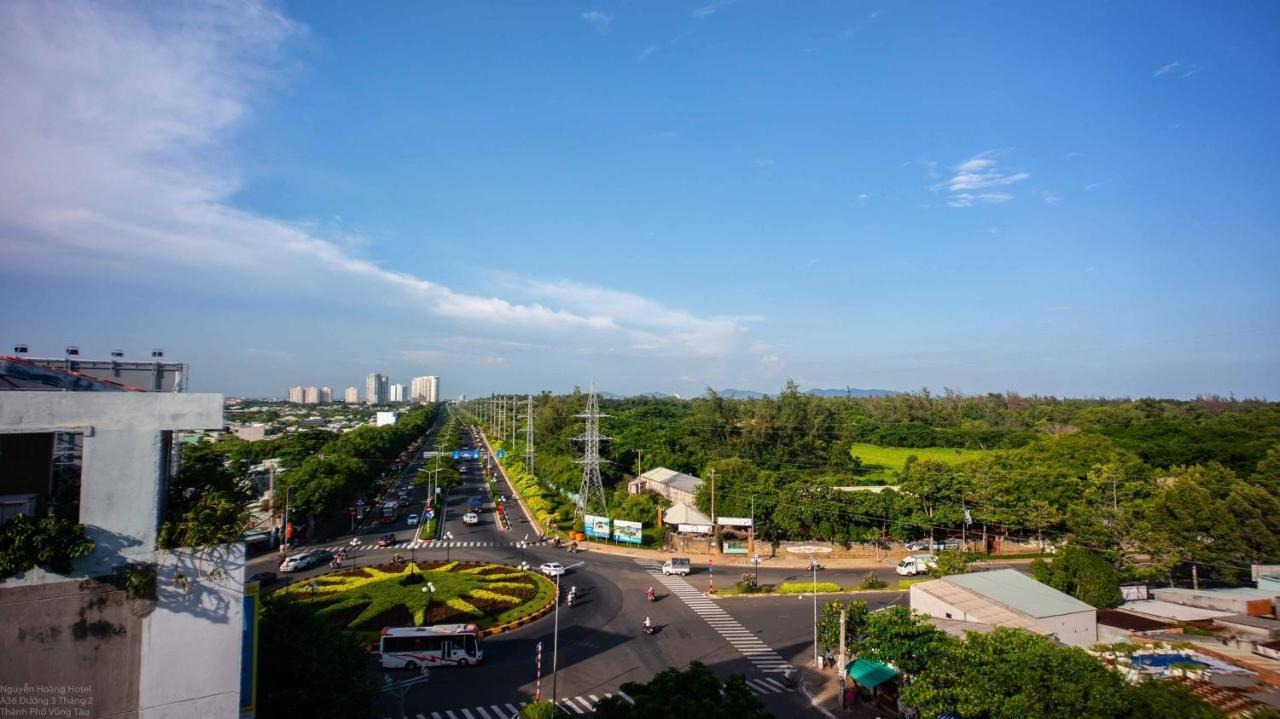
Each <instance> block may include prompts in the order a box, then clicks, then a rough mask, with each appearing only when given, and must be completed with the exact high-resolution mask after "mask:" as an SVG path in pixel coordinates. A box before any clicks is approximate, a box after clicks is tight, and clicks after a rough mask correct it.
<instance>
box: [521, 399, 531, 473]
mask: <svg viewBox="0 0 1280 719" xmlns="http://www.w3.org/2000/svg"><path fill="white" fill-rule="evenodd" d="M520 431H521V432H524V468H525V469H527V470H529V474H533V473H534V472H533V395H529V398H528V400H526V402H525V410H524V429H522V430H520Z"/></svg>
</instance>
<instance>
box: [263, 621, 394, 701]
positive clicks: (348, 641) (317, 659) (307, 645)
mask: <svg viewBox="0 0 1280 719" xmlns="http://www.w3.org/2000/svg"><path fill="white" fill-rule="evenodd" d="M261 622H262V623H261V627H260V630H259V631H260V632H261V634H260V635H259V656H258V681H259V687H258V705H257V708H258V716H260V717H262V718H263V719H285V718H286V717H295V716H297V714H298V711H299V708H300V707H306V713H307V715H308V716H314V717H320V718H321V719H325V718H327V717H331V718H332V719H361V718H365V719H372V717H373V716H374V711H373V704H372V702H373V689H372V687H371V685H370V683H369V678H368V666H369V654H368V652H366V651H365V650H364V649H363V648H362V647H361V646H360V645H359V644H357V643H356V641H355V640H354V639H352V638H351V637H350V635H348V634H346V633H345V632H343V631H342V630H341V629H339V628H338V626H337V625H336V624H334V623H333V622H331V621H329V620H328V619H327V618H325V617H323V616H320V615H318V614H316V613H315V612H313V611H311V609H309V608H307V607H305V606H303V605H301V604H298V603H296V602H289V601H285V600H272V599H268V600H267V601H265V602H264V603H263V607H262V617H261Z"/></svg>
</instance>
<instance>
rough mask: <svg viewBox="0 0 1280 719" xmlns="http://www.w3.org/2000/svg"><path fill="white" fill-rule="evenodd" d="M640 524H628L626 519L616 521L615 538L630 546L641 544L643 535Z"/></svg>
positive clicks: (614, 524) (614, 526) (614, 525)
mask: <svg viewBox="0 0 1280 719" xmlns="http://www.w3.org/2000/svg"><path fill="white" fill-rule="evenodd" d="M642 526H643V525H641V524H640V523H639V522H628V521H627V520H625V519H619V520H616V521H615V522H614V523H613V538H614V539H616V540H618V541H619V542H627V543H628V544H639V543H640V539H641V535H640V528H641V527H642Z"/></svg>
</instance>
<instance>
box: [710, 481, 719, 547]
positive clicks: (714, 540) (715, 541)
mask: <svg viewBox="0 0 1280 719" xmlns="http://www.w3.org/2000/svg"><path fill="white" fill-rule="evenodd" d="M710 475H711V553H712V554H715V553H717V552H719V551H720V523H719V522H717V521H716V470H715V468H714V467H712V468H711V472H710Z"/></svg>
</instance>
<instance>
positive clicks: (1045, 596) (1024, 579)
mask: <svg viewBox="0 0 1280 719" xmlns="http://www.w3.org/2000/svg"><path fill="white" fill-rule="evenodd" d="M942 581H944V582H949V583H951V584H955V585H957V586H960V587H964V588H965V589H968V590H970V591H972V592H974V593H976V594H980V595H982V596H984V597H986V598H988V599H990V600H992V601H994V602H997V603H999V604H1002V605H1004V606H1006V607H1009V608H1010V609H1014V610H1016V611H1019V612H1022V613H1023V614H1026V615H1027V616H1031V617H1037V618H1041V617H1057V616H1061V615H1063V614H1077V613H1079V612H1092V611H1094V608H1093V607H1092V606H1090V605H1088V604H1085V603H1084V602H1082V601H1080V600H1079V599H1076V598H1075V597H1073V596H1071V595H1069V594H1064V593H1062V592H1059V591H1058V590H1056V589H1054V588H1053V587H1050V586H1049V585H1047V584H1041V583H1040V582H1037V581H1036V580H1034V579H1032V578H1031V577H1028V576H1027V575H1025V574H1023V573H1022V572H1019V571H1017V570H1014V569H997V570H994V571H990V572H972V573H970V574H955V575H952V576H949V577H943V578H942Z"/></svg>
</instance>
